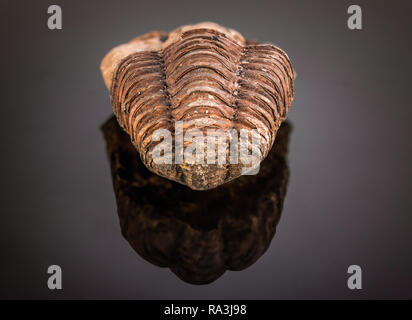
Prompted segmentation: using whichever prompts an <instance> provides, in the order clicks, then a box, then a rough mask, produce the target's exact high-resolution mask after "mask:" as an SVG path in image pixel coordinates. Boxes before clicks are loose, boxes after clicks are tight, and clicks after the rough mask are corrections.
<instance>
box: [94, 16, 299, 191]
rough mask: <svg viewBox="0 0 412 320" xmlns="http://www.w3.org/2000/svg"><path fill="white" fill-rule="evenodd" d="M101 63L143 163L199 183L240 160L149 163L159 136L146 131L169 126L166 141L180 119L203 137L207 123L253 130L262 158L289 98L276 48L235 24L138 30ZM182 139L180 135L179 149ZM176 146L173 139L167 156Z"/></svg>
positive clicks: (212, 183)
mask: <svg viewBox="0 0 412 320" xmlns="http://www.w3.org/2000/svg"><path fill="white" fill-rule="evenodd" d="M101 69H102V73H103V77H104V79H105V82H106V85H107V86H108V88H110V93H111V102H112V105H113V109H114V113H115V115H116V117H117V120H118V122H119V124H120V125H121V127H122V128H123V129H124V130H125V131H126V132H127V133H128V134H129V135H130V138H131V141H132V143H133V144H134V146H135V147H136V148H137V150H138V151H139V153H140V156H141V159H142V160H143V162H144V164H145V165H146V166H147V167H148V168H149V169H150V170H151V171H153V172H155V173H157V174H159V175H161V176H164V177H167V178H169V179H172V180H175V181H177V182H180V183H183V184H186V185H188V186H189V187H191V188H193V189H199V190H204V189H210V188H214V187H216V186H218V185H220V184H223V183H225V182H227V181H229V180H232V179H234V178H236V177H238V176H240V175H241V174H242V168H244V167H247V164H244V163H241V162H240V161H239V162H238V163H230V161H226V163H224V164H217V163H216V164H211V163H207V161H205V162H204V164H196V163H195V164H189V163H187V162H185V161H184V160H183V162H182V163H176V162H173V163H171V164H156V163H155V161H153V149H154V148H155V146H156V145H157V144H158V143H159V142H158V141H153V139H152V138H153V133H154V132H155V131H156V130H157V129H167V130H169V131H170V132H171V133H172V137H173V140H177V132H176V130H175V129H176V128H175V125H176V123H178V122H180V121H181V131H182V132H180V133H182V135H184V134H185V133H186V132H188V131H190V130H193V129H197V130H200V132H201V133H203V134H204V135H205V136H206V135H207V133H208V131H210V130H213V129H215V130H216V129H222V130H223V131H224V132H230V131H231V130H233V129H234V130H236V132H240V130H241V129H249V130H252V129H256V130H257V131H258V133H259V137H260V144H259V149H260V154H259V157H260V159H259V161H262V160H263V159H264V158H265V157H266V155H267V154H268V152H269V150H270V148H271V147H272V144H273V141H274V139H275V136H276V132H277V130H278V128H279V126H280V124H281V123H282V121H283V120H284V119H285V117H286V113H287V111H288V109H289V107H290V105H291V103H292V99H293V81H294V77H295V75H294V71H293V69H292V66H291V63H290V61H289V58H288V57H287V55H286V54H285V53H284V52H283V51H282V50H281V49H279V48H277V47H276V46H274V45H271V44H262V45H260V44H251V43H247V42H246V41H245V40H244V39H243V37H242V36H241V35H240V34H239V33H237V32H236V31H234V30H231V29H226V28H224V27H221V26H218V25H216V24H213V23H202V24H198V25H193V26H184V27H181V28H179V29H177V30H175V31H173V32H171V33H170V34H167V33H162V32H152V33H149V34H146V35H144V36H141V37H138V38H136V39H134V40H132V41H131V42H129V43H128V44H124V45H121V46H118V47H116V48H114V49H113V50H112V51H110V52H109V53H108V54H107V55H106V57H105V58H104V59H103V61H102V65H101ZM227 139H229V138H227ZM174 142H175V141H174ZM228 142H230V141H229V140H228ZM189 144H190V141H189V142H188V141H186V140H184V141H183V148H184V147H187V145H189ZM177 152H178V151H177V148H176V144H175V143H173V149H172V153H173V155H172V157H171V158H172V159H176V153H177ZM226 158H227V159H229V147H228V148H227V149H226Z"/></svg>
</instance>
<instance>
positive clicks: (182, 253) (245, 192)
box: [102, 117, 291, 284]
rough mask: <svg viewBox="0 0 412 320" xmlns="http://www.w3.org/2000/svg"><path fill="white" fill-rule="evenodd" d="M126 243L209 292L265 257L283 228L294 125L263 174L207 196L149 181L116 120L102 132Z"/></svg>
mask: <svg viewBox="0 0 412 320" xmlns="http://www.w3.org/2000/svg"><path fill="white" fill-rule="evenodd" d="M102 131H103V133H104V136H105V140H106V143H107V150H108V155H109V159H110V162H111V163H110V164H111V171H112V178H113V186H114V190H115V194H116V200H117V208H118V214H119V219H120V226H121V230H122V234H123V236H124V237H125V238H126V239H127V240H128V241H129V243H130V244H131V246H132V247H133V248H134V249H135V250H136V252H137V253H139V255H141V256H142V257H143V258H145V259H146V260H148V261H149V262H151V263H153V264H154V265H157V266H160V267H169V268H170V269H171V270H172V271H173V272H174V273H175V274H176V275H178V276H179V277H180V278H181V279H183V280H184V281H187V282H189V283H193V284H206V283H210V282H212V281H214V280H216V279H217V278H218V277H220V276H221V275H222V274H223V273H224V272H225V271H226V270H242V269H245V268H247V267H249V266H250V265H252V264H253V263H254V262H256V260H257V259H258V258H259V257H260V256H261V255H262V254H263V253H264V252H265V251H266V249H267V248H268V246H269V244H270V242H271V240H272V237H273V236H274V234H275V230H276V225H277V223H278V221H279V218H280V215H281V211H282V207H283V200H284V198H285V195H286V186H287V181H288V177H289V170H288V167H287V163H286V156H287V145H288V138H289V133H290V131H291V125H290V124H289V123H288V122H285V123H283V125H282V126H281V127H280V128H279V131H278V134H277V136H276V141H275V143H274V146H273V148H272V150H271V152H270V153H269V155H268V156H267V158H266V159H265V160H264V161H263V162H262V165H261V168H260V171H259V174H257V175H256V176H243V177H241V178H239V179H235V180H233V181H232V182H230V183H227V184H225V185H222V186H220V187H218V188H215V189H213V190H208V191H194V190H191V189H190V188H188V187H187V186H184V185H180V184H178V183H175V182H173V181H170V180H167V179H164V178H162V177H159V176H157V175H156V174H153V173H151V172H150V171H149V170H147V169H146V168H145V166H144V165H143V163H142V162H141V161H140V158H139V155H138V153H137V151H136V149H135V148H134V147H133V145H132V143H131V142H130V138H129V136H128V135H127V134H126V133H125V132H123V130H122V129H121V128H120V126H119V125H118V123H117V121H116V119H115V118H114V117H112V118H110V119H109V120H108V121H107V122H106V123H105V124H104V125H103V126H102Z"/></svg>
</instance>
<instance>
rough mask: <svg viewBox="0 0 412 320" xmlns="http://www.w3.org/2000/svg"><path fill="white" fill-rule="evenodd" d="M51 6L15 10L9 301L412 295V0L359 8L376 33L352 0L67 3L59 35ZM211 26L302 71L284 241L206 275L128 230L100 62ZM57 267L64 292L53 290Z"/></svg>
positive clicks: (5, 105)
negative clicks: (182, 275) (159, 257)
mask: <svg viewBox="0 0 412 320" xmlns="http://www.w3.org/2000/svg"><path fill="white" fill-rule="evenodd" d="M50 4H51V3H50V1H45V0H44V1H43V0H38V1H23V0H10V1H9V0H6V1H2V7H1V10H0V23H1V26H2V27H1V28H0V35H1V39H2V50H1V53H0V55H1V59H0V67H1V70H2V77H0V87H1V93H2V94H1V99H2V100H1V101H2V104H1V107H0V116H1V126H0V143H1V157H0V168H1V169H2V170H1V177H0V197H1V201H0V213H1V214H0V217H1V218H0V219H1V221H0V231H1V232H0V246H1V247H0V249H1V250H0V252H1V254H0V255H1V257H0V297H1V298H50V299H54V298H107V299H110V298H127V299H144V298H146V299H163V298H164V299H182V298H185V299H205V298H206V299H208V298H210V299H254V298H257V299H259V298H260V299H287V298H312V299H314V298H326V299H327V298H340V299H364V298H412V293H411V288H412V275H411V270H412V255H411V227H412V215H411V208H412V197H411V196H410V190H411V189H412V184H411V181H412V179H411V163H412V150H411V129H410V128H411V124H410V122H411V119H412V112H411V97H410V94H409V92H410V83H411V76H410V70H411V69H412V65H411V64H412V60H411V57H410V52H411V49H412V47H411V41H410V35H411V33H412V31H411V23H410V12H411V9H412V8H411V3H410V1H391V2H390V3H389V2H388V1H383V0H382V1H381V0H373V1H367V0H361V1H357V2H355V4H359V5H360V6H361V7H362V10H363V30H362V31H350V30H349V29H348V28H347V18H348V14H347V8H348V6H349V5H350V4H354V3H352V2H345V1H327V0H319V1H300V0H299V1H298V0H287V1H286V0H285V1H273V0H270V1H264V0H262V1H260V0H259V1H256V2H253V3H252V2H251V1H240V0H237V1H220V0H219V1H214V0H209V1H192V0H191V1H178V0H176V1H164V0H150V1H140V0H133V1H128V0H124V1H95V0H91V1H58V4H60V5H61V6H62V10H63V29H62V30H59V31H51V30H49V29H47V23H46V22H47V7H48V6H49V5H50ZM207 20H209V21H210V20H211V21H215V22H217V23H219V24H222V25H225V26H229V27H232V28H234V29H236V30H238V31H239V32H241V33H242V34H243V35H244V36H245V37H246V38H249V39H257V40H258V41H260V42H271V43H274V44H276V45H278V46H279V47H281V48H282V49H284V50H285V51H286V52H287V53H288V55H289V57H290V59H291V61H292V64H293V66H294V68H295V69H296V72H297V78H296V82H295V84H296V86H295V99H294V102H293V104H292V107H291V109H290V112H289V114H288V118H289V119H290V121H291V123H293V133H292V136H291V140H290V144H289V152H288V165H289V167H290V177H289V181H288V189H287V196H286V197H285V199H284V205H283V211H282V218H281V219H280V220H279V222H278V225H277V230H276V235H275V236H274V238H273V241H272V242H271V244H270V246H269V248H268V249H267V250H266V251H265V253H264V254H263V255H261V256H260V258H258V259H257V260H256V262H255V263H253V264H252V265H250V266H249V267H248V268H246V269H243V270H242V271H239V272H235V271H233V272H232V271H228V272H225V273H224V274H223V275H222V276H220V277H219V278H218V279H217V280H215V281H213V282H211V283H209V284H206V285H191V284H188V283H187V282H184V281H181V280H180V279H179V278H178V277H176V275H175V274H173V273H172V272H171V271H170V270H169V269H168V268H158V267H155V266H153V264H152V263H149V262H147V261H146V260H145V259H142V258H140V257H139V256H138V255H137V254H136V251H135V250H134V249H133V248H132V247H131V246H130V244H129V243H128V242H127V241H125V239H124V237H123V236H122V235H121V228H120V226H119V218H118V216H117V214H116V210H117V206H116V197H115V195H114V192H113V183H112V178H111V175H110V173H109V172H110V162H109V161H108V159H107V155H106V143H105V141H104V139H103V138H102V133H101V131H100V130H99V127H100V126H101V124H102V123H103V122H104V121H106V120H107V119H108V118H109V117H110V116H111V115H112V108H111V105H110V101H109V94H108V92H107V90H106V88H105V86H104V83H103V79H102V77H101V74H100V71H99V64H100V61H101V59H102V58H103V56H104V54H105V53H106V52H107V51H108V50H110V49H111V48H112V47H113V46H115V45H117V44H120V43H123V42H126V41H128V40H130V39H132V38H133V37H136V36H138V35H140V34H144V33H146V32H150V31H152V30H171V29H173V28H176V27H178V26H180V25H182V24H186V23H195V22H199V21H207ZM252 191H253V192H252ZM252 191H251V192H250V194H249V195H247V197H250V198H253V196H254V195H255V193H256V194H258V193H261V190H252ZM245 197H246V196H245ZM159 205H160V204H159ZM51 264H58V265H60V266H61V268H62V272H63V290H61V291H56V290H54V291H50V290H49V289H48V288H47V278H48V274H47V267H48V266H50V265H51ZM353 264H357V265H359V266H361V267H362V271H363V289H362V290H359V291H351V290H349V289H348V287H347V279H348V274H347V269H348V266H350V265H353Z"/></svg>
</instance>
